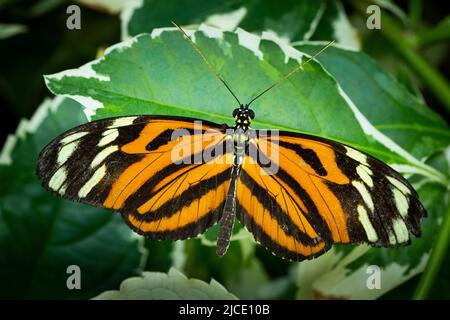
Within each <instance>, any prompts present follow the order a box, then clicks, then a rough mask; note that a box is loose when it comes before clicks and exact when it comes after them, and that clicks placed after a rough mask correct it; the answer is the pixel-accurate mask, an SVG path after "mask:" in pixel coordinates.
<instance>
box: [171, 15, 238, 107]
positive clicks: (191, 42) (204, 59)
mask: <svg viewBox="0 0 450 320" xmlns="http://www.w3.org/2000/svg"><path fill="white" fill-rule="evenodd" d="M171 22H172V24H173V25H174V26H175V27H177V28H178V29H179V30H180V31H181V32H182V33H183V34H184V36H185V37H186V38H187V39H188V40H189V43H190V44H191V45H192V47H194V49H195V51H197V53H198V54H199V55H200V57H201V58H202V59H203V61H204V62H205V63H206V65H207V66H208V67H209V69H211V71H212V72H213V73H214V74H215V75H216V77H217V78H218V79H219V80H220V81H221V82H222V83H223V84H224V85H225V87H226V88H227V89H228V91H230V93H231V94H232V95H233V97H234V98H235V99H236V101H237V103H239V105H241V102H240V101H239V99H238V98H237V97H236V95H235V94H234V92H233V90H231V88H230V86H229V85H228V84H227V83H226V82H225V80H224V79H223V78H222V77H221V76H220V75H219V73H217V71H216V70H215V69H214V68H213V67H212V65H211V64H210V63H209V62H208V60H207V59H206V57H205V56H204V55H203V53H202V52H201V51H200V49H199V47H198V46H197V45H196V44H195V43H194V41H192V39H191V37H189V36H188V34H187V33H186V32H185V31H184V30H183V29H182V28H181V27H180V26H179V25H178V24H176V23H175V22H174V21H171Z"/></svg>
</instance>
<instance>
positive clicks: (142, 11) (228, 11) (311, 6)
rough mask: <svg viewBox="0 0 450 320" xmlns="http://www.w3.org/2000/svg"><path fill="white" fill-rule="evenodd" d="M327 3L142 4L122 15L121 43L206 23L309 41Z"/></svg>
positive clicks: (209, 0)
mask: <svg viewBox="0 0 450 320" xmlns="http://www.w3.org/2000/svg"><path fill="white" fill-rule="evenodd" d="M325 7H326V1H324V0H320V1H310V0H287V1H283V2H274V1H272V0H250V1H244V0H231V1H222V0H220V1H218V0H193V1H181V2H180V1H175V0H142V1H139V2H134V3H133V4H131V5H129V6H128V7H127V8H126V9H125V10H124V12H123V14H122V39H127V38H129V37H130V36H135V35H138V34H140V33H143V32H151V31H152V30H153V29H154V28H161V27H167V26H171V25H170V21H171V20H174V21H176V22H177V23H179V24H183V25H186V24H199V23H202V22H204V23H207V24H209V25H211V26H214V27H217V28H220V29H222V30H227V31H234V30H235V29H236V27H238V26H239V27H241V28H243V29H245V30H247V31H249V32H254V33H261V32H269V33H275V34H277V35H278V36H279V37H281V38H283V39H285V41H286V42H290V41H298V40H304V39H309V37H310V36H311V35H312V34H313V33H314V31H315V28H316V26H317V24H318V22H319V21H320V18H321V16H322V13H323V11H324V10H325Z"/></svg>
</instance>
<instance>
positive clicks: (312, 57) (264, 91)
mask: <svg viewBox="0 0 450 320" xmlns="http://www.w3.org/2000/svg"><path fill="white" fill-rule="evenodd" d="M334 42H335V40H331V41H330V42H329V43H328V44H327V45H326V46H324V47H323V48H322V49H320V50H319V51H317V52H316V53H315V54H314V55H312V56H311V57H309V58H308V60H306V61H305V62H303V63H302V64H300V65H298V66H297V67H295V68H294V69H292V71H291V72H289V73H288V74H286V75H285V76H284V77H283V78H281V79H279V80H278V81H276V82H275V83H274V84H272V85H271V86H270V87H268V88H267V89H265V90H263V91H262V92H261V93H259V94H258V95H257V96H256V97H254V98H253V99H252V100H251V101H250V102H249V103H248V104H247V105H248V106H250V105H251V104H252V103H253V101H255V100H256V99H258V98H259V97H261V96H262V95H263V94H265V93H266V92H267V91H269V90H270V89H273V88H274V87H276V86H277V85H279V84H280V83H281V82H283V81H284V80H286V79H287V78H289V77H290V76H292V75H293V74H294V73H296V72H297V71H298V70H300V69H301V68H302V67H303V66H304V65H305V64H307V63H308V62H310V61H311V60H313V59H314V58H315V57H317V56H318V55H319V54H321V53H322V52H324V51H325V50H326V49H328V47H329V46H331V45H332V44H333V43H334Z"/></svg>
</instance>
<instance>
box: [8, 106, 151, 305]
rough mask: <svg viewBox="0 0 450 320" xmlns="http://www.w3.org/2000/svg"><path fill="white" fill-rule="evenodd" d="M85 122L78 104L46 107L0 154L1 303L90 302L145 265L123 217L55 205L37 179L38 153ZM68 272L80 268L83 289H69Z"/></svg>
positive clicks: (138, 242) (23, 125)
mask: <svg viewBox="0 0 450 320" xmlns="http://www.w3.org/2000/svg"><path fill="white" fill-rule="evenodd" d="M85 121H86V118H85V116H84V114H83V112H82V109H81V106H80V105H79V104H78V103H77V102H75V101H73V100H71V99H61V98H60V97H58V98H56V99H54V100H46V101H45V102H44V103H43V104H42V105H41V106H40V107H39V108H38V110H37V111H36V113H35V114H34V116H33V118H32V119H31V120H22V122H21V124H20V125H19V127H18V129H17V132H16V134H15V135H14V136H10V138H9V139H8V142H7V143H6V146H7V147H6V148H4V149H3V150H2V152H1V154H0V159H1V160H0V252H1V255H0V283H1V284H2V290H1V292H0V296H1V298H4V299H5V298H8V299H11V298H12V299H17V298H31V299H46V298H49V299H64V298H72V299H73V298H77V299H81V298H90V297H92V296H93V295H96V294H99V293H100V292H103V291H105V290H108V289H111V288H113V287H115V286H117V285H118V284H119V283H120V281H121V280H123V278H124V277H129V276H132V275H134V274H136V273H137V272H138V271H139V268H140V266H141V265H142V259H143V257H144V256H145V255H144V252H143V248H142V244H141V240H140V239H138V238H137V237H136V236H135V235H134V233H133V232H132V231H131V230H130V229H129V228H128V227H127V226H126V225H125V224H124V223H123V221H122V218H121V217H120V215H119V214H116V213H113V212H110V211H107V210H102V209H98V208H93V207H89V206H85V205H82V204H79V203H75V202H71V201H66V200H63V199H60V198H57V197H55V196H53V195H51V194H50V193H49V192H48V191H46V190H45V189H44V188H42V187H41V183H40V181H39V180H38V178H37V177H36V176H35V168H36V161H37V156H38V154H39V151H40V150H41V149H42V148H43V147H44V146H45V145H46V144H47V143H48V142H49V141H50V140H52V139H53V138H54V137H55V136H57V135H58V134H60V133H62V132H63V131H64V130H67V129H69V128H71V127H73V126H76V125H79V124H81V123H83V122H85ZM71 265H76V266H79V268H80V272H81V289H80V290H68V287H67V284H66V282H67V279H68V277H69V276H70V274H68V273H67V268H68V267H69V266H71Z"/></svg>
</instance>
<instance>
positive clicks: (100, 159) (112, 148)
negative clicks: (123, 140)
mask: <svg viewBox="0 0 450 320" xmlns="http://www.w3.org/2000/svg"><path fill="white" fill-rule="evenodd" d="M117 150H119V147H118V146H109V147H106V148H105V149H103V150H102V151H100V152H99V153H98V154H97V155H96V156H95V158H94V160H92V162H91V168H95V167H97V166H98V165H99V164H100V163H102V162H103V160H105V159H106V158H107V157H108V156H109V155H110V154H112V153H114V152H116V151H117Z"/></svg>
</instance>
